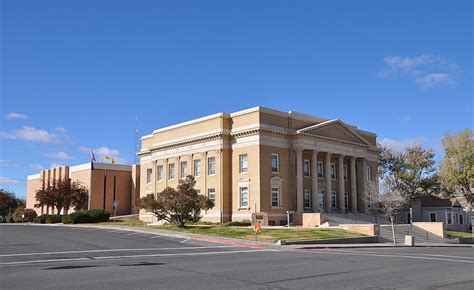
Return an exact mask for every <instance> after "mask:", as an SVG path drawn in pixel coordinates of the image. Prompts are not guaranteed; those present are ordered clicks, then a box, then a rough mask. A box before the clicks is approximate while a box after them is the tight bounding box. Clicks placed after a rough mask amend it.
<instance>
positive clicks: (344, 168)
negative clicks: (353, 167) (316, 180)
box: [342, 164, 349, 180]
mask: <svg viewBox="0 0 474 290" xmlns="http://www.w3.org/2000/svg"><path fill="white" fill-rule="evenodd" d="M342 172H343V175H344V180H348V179H349V169H348V168H347V165H346V164H344V165H342Z"/></svg>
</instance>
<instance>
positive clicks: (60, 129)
mask: <svg viewBox="0 0 474 290" xmlns="http://www.w3.org/2000/svg"><path fill="white" fill-rule="evenodd" d="M54 131H56V132H58V133H61V134H66V132H67V130H66V129H64V128H63V127H56V128H54Z"/></svg>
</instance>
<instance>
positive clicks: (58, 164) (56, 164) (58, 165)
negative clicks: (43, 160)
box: [49, 162, 64, 168]
mask: <svg viewBox="0 0 474 290" xmlns="http://www.w3.org/2000/svg"><path fill="white" fill-rule="evenodd" d="M61 166H64V164H61V163H56V162H53V163H51V165H50V166H49V168H54V167H61Z"/></svg>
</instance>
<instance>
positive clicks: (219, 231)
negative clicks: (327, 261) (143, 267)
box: [156, 225, 364, 243]
mask: <svg viewBox="0 0 474 290" xmlns="http://www.w3.org/2000/svg"><path fill="white" fill-rule="evenodd" d="M156 228H159V229H163V230H170V231H177V232H188V233H194V234H202V235H211V236H221V237H228V238H238V239H245V240H253V239H254V238H255V233H254V231H253V229H252V228H241V227H222V226H185V227H184V228H179V227H176V226H174V225H162V226H156ZM362 236H364V235H363V234H360V233H355V232H350V231H345V230H341V229H302V228H290V229H272V228H263V229H262V231H261V232H260V233H259V234H258V240H259V241H263V242H272V243H273V242H276V241H277V240H287V241H303V240H322V239H335V238H353V237H362Z"/></svg>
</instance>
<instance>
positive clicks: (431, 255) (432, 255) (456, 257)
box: [338, 249, 474, 260]
mask: <svg viewBox="0 0 474 290" xmlns="http://www.w3.org/2000/svg"><path fill="white" fill-rule="evenodd" d="M338 251H340V252H350V253H369V254H387V253H384V252H373V251H362V252H358V251H354V250H342V249H341V250H338ZM389 253H390V254H394V255H407V254H408V255H411V256H428V257H445V258H453V259H465V260H474V257H466V256H452V255H438V254H423V253H400V252H389Z"/></svg>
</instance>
